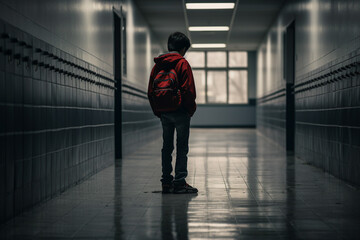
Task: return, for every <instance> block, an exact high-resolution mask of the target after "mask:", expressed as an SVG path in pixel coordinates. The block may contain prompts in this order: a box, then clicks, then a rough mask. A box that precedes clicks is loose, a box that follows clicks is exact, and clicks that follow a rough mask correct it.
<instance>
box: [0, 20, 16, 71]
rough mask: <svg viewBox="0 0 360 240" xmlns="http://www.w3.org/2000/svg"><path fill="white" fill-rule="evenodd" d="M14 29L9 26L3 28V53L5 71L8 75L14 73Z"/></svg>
mask: <svg viewBox="0 0 360 240" xmlns="http://www.w3.org/2000/svg"><path fill="white" fill-rule="evenodd" d="M15 31H16V30H15V28H14V27H11V26H9V25H6V26H5V34H4V35H3V37H4V45H5V46H4V49H5V51H4V53H5V71H6V72H8V73H15V63H14V62H15V61H14V51H15V43H16V41H17V39H16V38H15V36H16V34H15Z"/></svg>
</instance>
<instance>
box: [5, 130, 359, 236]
mask: <svg viewBox="0 0 360 240" xmlns="http://www.w3.org/2000/svg"><path fill="white" fill-rule="evenodd" d="M160 144H161V141H158V140H156V141H152V142H150V143H149V144H147V145H146V146H144V147H142V148H140V149H138V151H136V152H134V153H133V154H131V155H129V156H128V157H125V158H124V159H123V160H122V161H116V162H115V164H114V165H112V166H110V167H108V168H105V169H104V170H102V171H100V172H99V173H96V174H95V175H93V176H91V177H90V178H89V179H87V180H85V181H84V182H82V183H81V184H79V185H77V186H75V187H73V188H71V189H70V190H68V191H66V192H64V193H62V194H61V195H60V196H57V197H56V198H54V199H52V200H50V201H48V202H46V203H44V204H42V205H41V206H39V207H36V208H34V209H33V210H31V211H28V212H26V213H24V214H22V215H21V216H18V217H15V218H14V219H13V220H11V221H10V222H8V223H7V224H6V225H5V226H3V227H2V228H1V230H0V236H1V239H166V240H167V239H274V240H277V239H316V240H320V239H354V240H355V239H358V237H359V232H360V230H359V225H360V219H359V216H360V206H359V201H360V194H359V191H358V189H356V188H354V187H352V186H350V185H348V184H346V183H345V182H343V181H341V180H339V179H336V178H334V177H333V176H331V175H329V174H327V173H324V172H323V171H321V170H319V169H317V168H314V167H313V166H310V165H308V164H305V163H304V162H303V161H301V160H299V159H296V158H294V157H291V156H286V153H285V152H284V150H283V149H281V148H280V147H279V146H277V145H276V144H275V143H274V142H272V141H271V140H269V139H267V138H265V137H264V136H263V135H261V134H259V133H256V131H255V130H253V129H192V130H191V143H190V154H189V177H188V182H189V183H190V184H192V185H194V186H196V187H197V188H198V189H199V193H198V194H161V192H160V191H161V185H160V181H159V176H160V175H161V170H160V168H159V164H160V152H159V145H160Z"/></svg>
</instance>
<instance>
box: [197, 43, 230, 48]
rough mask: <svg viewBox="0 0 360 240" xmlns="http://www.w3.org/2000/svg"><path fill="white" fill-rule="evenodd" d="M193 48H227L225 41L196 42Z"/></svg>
mask: <svg viewBox="0 0 360 240" xmlns="http://www.w3.org/2000/svg"><path fill="white" fill-rule="evenodd" d="M191 47H192V48H226V44H225V43H194V44H191Z"/></svg>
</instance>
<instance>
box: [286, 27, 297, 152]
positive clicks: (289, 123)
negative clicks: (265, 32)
mask: <svg viewBox="0 0 360 240" xmlns="http://www.w3.org/2000/svg"><path fill="white" fill-rule="evenodd" d="M284 50H285V56H284V70H285V79H286V150H287V151H288V153H293V152H294V149H295V94H294V78H295V22H292V23H291V24H290V25H289V26H288V27H287V28H286V33H285V39H284Z"/></svg>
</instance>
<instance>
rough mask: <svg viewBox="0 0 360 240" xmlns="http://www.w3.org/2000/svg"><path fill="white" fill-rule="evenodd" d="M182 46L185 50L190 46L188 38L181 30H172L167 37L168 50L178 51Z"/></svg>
mask: <svg viewBox="0 0 360 240" xmlns="http://www.w3.org/2000/svg"><path fill="white" fill-rule="evenodd" d="M183 48H185V51H187V50H188V49H189V48H190V40H189V38H188V37H187V36H186V35H185V34H183V33H181V32H174V33H172V34H170V36H169V38H168V50H169V52H171V51H177V52H180V51H181V50H182V49H183Z"/></svg>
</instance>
